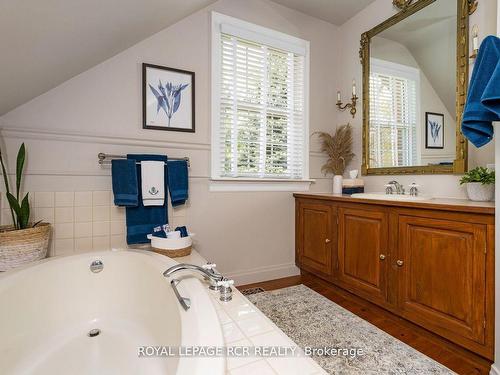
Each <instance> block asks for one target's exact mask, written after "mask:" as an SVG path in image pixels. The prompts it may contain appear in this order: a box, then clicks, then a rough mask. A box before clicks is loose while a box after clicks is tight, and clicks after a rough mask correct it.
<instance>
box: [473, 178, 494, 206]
mask: <svg viewBox="0 0 500 375" xmlns="http://www.w3.org/2000/svg"><path fill="white" fill-rule="evenodd" d="M466 187H467V195H468V196H469V199H470V200H471V201H479V202H487V201H491V200H492V199H493V197H494V196H495V184H487V185H483V184H482V183H480V182H468V183H467V184H466Z"/></svg>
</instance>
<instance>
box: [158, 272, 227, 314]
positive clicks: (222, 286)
mask: <svg viewBox="0 0 500 375" xmlns="http://www.w3.org/2000/svg"><path fill="white" fill-rule="evenodd" d="M215 267H216V265H215V264H213V263H207V264H204V265H203V266H197V265H195V264H188V263H180V264H176V265H175V266H172V267H170V268H169V269H167V270H166V271H165V272H163V276H165V277H170V276H172V275H173V274H175V273H177V272H180V271H186V270H188V271H196V272H198V273H201V274H202V275H203V277H204V278H205V280H207V281H208V282H209V283H210V287H209V288H210V289H211V290H215V291H219V292H220V300H221V301H223V302H228V301H231V300H232V298H233V289H232V288H231V285H234V281H233V280H229V279H226V278H225V277H224V276H222V274H221V273H219V272H218V271H217V270H216V269H215ZM177 284H178V283H176V284H175V285H174V284H172V287H176V285H177ZM174 289H175V288H174ZM174 291H175V290H174ZM176 295H177V298H179V297H180V296H179V295H178V292H176ZM181 298H183V297H181ZM179 302H181V300H180V299H179ZM181 305H182V302H181ZM183 307H184V306H183ZM188 308H189V307H188ZM185 309H186V308H185ZM186 310H187V309H186Z"/></svg>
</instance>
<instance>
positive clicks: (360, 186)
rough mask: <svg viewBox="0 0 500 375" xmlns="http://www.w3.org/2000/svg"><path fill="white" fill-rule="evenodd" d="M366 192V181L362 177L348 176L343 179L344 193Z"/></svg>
mask: <svg viewBox="0 0 500 375" xmlns="http://www.w3.org/2000/svg"><path fill="white" fill-rule="evenodd" d="M364 192H365V182H364V181H363V180H362V179H361V178H346V179H345V180H343V181H342V194H349V195H351V194H356V193H364Z"/></svg>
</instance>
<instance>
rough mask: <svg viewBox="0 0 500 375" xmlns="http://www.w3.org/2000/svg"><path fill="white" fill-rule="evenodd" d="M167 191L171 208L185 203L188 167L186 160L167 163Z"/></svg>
mask: <svg viewBox="0 0 500 375" xmlns="http://www.w3.org/2000/svg"><path fill="white" fill-rule="evenodd" d="M168 190H169V192H170V200H171V201H172V206H173V207H175V206H179V205H181V204H184V203H186V200H187V199H188V166H187V161H186V160H175V161H173V160H171V161H169V162H168Z"/></svg>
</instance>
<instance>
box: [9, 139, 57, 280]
mask: <svg viewBox="0 0 500 375" xmlns="http://www.w3.org/2000/svg"><path fill="white" fill-rule="evenodd" d="M25 160H26V148H25V146H24V143H23V144H22V145H21V147H20V148H19V152H18V153H17V161H16V181H15V191H14V190H11V186H12V185H10V184H9V176H8V174H7V168H6V167H5V163H4V160H3V158H2V151H1V150H0V166H1V168H2V175H3V181H4V188H5V195H4V197H5V199H6V201H7V203H8V205H9V208H10V214H11V217H12V224H9V225H3V226H0V271H7V270H9V269H12V268H15V267H18V266H21V265H24V264H26V263H29V262H32V261H35V260H39V259H42V258H45V256H46V255H47V249H48V246H49V237H50V224H48V223H42V222H41V221H39V222H36V223H32V222H31V221H30V204H29V198H28V196H29V193H26V195H24V197H22V196H21V192H20V190H21V183H22V176H23V169H24V162H25Z"/></svg>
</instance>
